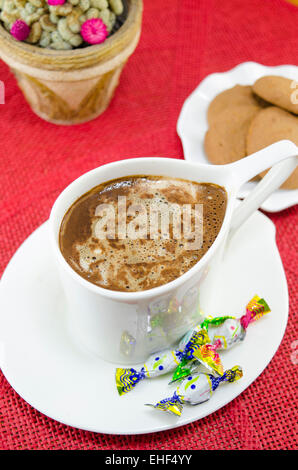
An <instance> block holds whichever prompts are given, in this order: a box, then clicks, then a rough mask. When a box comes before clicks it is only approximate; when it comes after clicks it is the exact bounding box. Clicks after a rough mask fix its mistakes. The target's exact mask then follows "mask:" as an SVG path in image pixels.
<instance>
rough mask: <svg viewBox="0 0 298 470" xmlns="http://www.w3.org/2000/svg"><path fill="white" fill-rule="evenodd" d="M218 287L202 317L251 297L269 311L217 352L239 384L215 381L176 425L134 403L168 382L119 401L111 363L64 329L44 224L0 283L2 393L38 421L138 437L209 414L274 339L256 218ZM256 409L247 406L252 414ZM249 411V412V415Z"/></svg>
mask: <svg viewBox="0 0 298 470" xmlns="http://www.w3.org/2000/svg"><path fill="white" fill-rule="evenodd" d="M220 274H221V279H222V282H221V285H220V286H219V287H218V288H217V290H216V292H215V294H216V295H213V296H212V298H211V296H210V299H209V308H208V311H207V312H206V313H213V314H232V315H233V314H236V315H242V314H243V312H244V308H245V305H246V303H247V301H248V300H249V299H250V298H251V297H252V296H253V295H254V294H256V293H257V294H259V295H260V296H262V297H264V298H265V299H266V300H267V301H268V303H269V305H270V307H271V309H272V312H271V313H269V315H266V316H265V317H263V318H262V319H260V320H259V321H258V322H256V323H254V324H252V325H250V326H249V330H248V333H247V336H246V339H245V342H244V343H242V344H239V345H237V346H235V347H234V349H231V350H230V351H226V352H223V354H222V360H223V364H224V367H225V368H228V367H230V366H233V365H236V364H240V365H241V366H242V367H243V370H244V377H243V378H242V379H241V380H240V381H239V382H236V383H235V384H225V385H223V386H221V387H219V389H217V391H216V392H215V394H214V395H213V397H212V398H211V399H210V400H209V401H208V402H206V403H204V404H202V405H198V406H193V407H190V406H185V408H184V412H183V414H182V416H181V417H180V418H177V417H174V416H170V415H168V414H167V413H163V412H161V411H158V410H154V409H152V408H149V407H146V406H144V403H155V402H157V401H158V400H160V399H162V398H165V397H167V396H170V395H171V393H172V392H173V390H174V388H175V387H174V386H171V387H169V386H168V385H167V383H168V382H169V379H170V376H165V377H162V378H158V379H155V380H144V381H143V382H141V383H140V384H138V386H137V387H136V388H135V389H134V390H133V391H131V392H130V393H128V394H127V395H125V396H122V397H119V395H118V392H117V390H116V386H115V381H114V374H115V367H116V365H114V364H111V363H107V362H104V361H103V360H101V359H99V358H98V357H95V356H93V355H91V354H90V353H89V352H87V351H85V350H83V349H80V347H78V346H77V345H76V344H75V343H74V342H73V341H72V338H71V337H70V335H69V333H68V331H67V330H66V327H65V301H64V295H63V292H62V290H61V287H60V284H59V281H58V278H57V273H56V269H55V266H54V265H53V263H52V260H51V254H50V250H49V246H48V232H47V223H46V224H44V225H42V226H41V227H40V228H39V229H37V230H36V231H35V232H34V233H33V234H32V235H31V236H30V237H29V238H28V239H27V240H26V241H25V243H23V245H22V246H21V247H20V248H19V250H18V251H17V253H16V254H15V255H14V257H13V258H12V260H11V261H10V263H9V265H8V267H7V269H6V271H5V273H4V275H3V277H2V280H1V282H0V346H1V347H0V365H1V368H2V371H3V373H4V375H5V377H6V378H7V380H8V382H9V383H10V384H11V386H12V387H13V388H14V389H15V390H16V392H17V393H18V394H19V395H20V396H21V397H23V398H24V400H26V401H27V402H28V403H30V405H32V406H33V407H34V408H36V409H37V410H39V411H41V412H42V413H44V414H45V415H47V416H49V417H51V418H53V419H56V420H57V421H60V422H62V423H65V424H68V425H70V426H74V427H77V428H81V429H85V430H89V431H95V432H102V433H109V434H139V433H149V432H156V431H162V430H166V429H171V428H175V427H177V426H181V425H183V424H186V423H190V422H192V421H195V420H198V419H200V418H203V417H204V416H206V415H208V414H210V413H213V412H214V411H216V410H218V409H219V408H221V407H222V406H224V405H225V404H227V403H228V402H230V401H231V400H233V399H234V398H235V397H237V396H238V395H239V394H240V393H241V392H242V391H243V390H245V388H246V387H248V386H249V385H250V384H251V383H252V382H253V381H254V380H255V379H256V378H257V377H258V375H259V374H260V373H261V372H262V371H263V369H264V368H265V367H266V366H267V364H268V363H269V361H270V360H271V358H272V357H273V355H274V353H275V352H276V350H277V348H278V346H279V344H280V342H281V339H282V337H283V334H284V331H285V327H286V323H287V317H288V291H287V283H286V278H285V275H284V271H283V267H282V263H281V260H280V257H279V253H278V250H277V247H276V244H275V228H274V225H273V224H272V222H271V221H270V220H269V219H268V218H267V217H265V216H264V215H263V214H261V213H260V212H256V213H255V214H254V215H253V216H252V217H251V218H250V219H249V220H248V221H247V222H246V223H245V224H244V225H243V226H242V228H241V229H240V230H239V232H238V233H237V234H236V235H235V237H234V238H233V239H232V242H231V243H230V245H229V249H228V251H227V254H226V256H225V260H224V262H223V265H222V272H221V273H220ZM257 406H258V405H257V404H256V407H257ZM257 412H258V411H257V408H256V413H257Z"/></svg>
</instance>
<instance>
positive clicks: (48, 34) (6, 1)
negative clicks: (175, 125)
mask: <svg viewBox="0 0 298 470" xmlns="http://www.w3.org/2000/svg"><path fill="white" fill-rule="evenodd" d="M141 20H142V0H67V1H66V0H0V57H1V59H2V60H3V61H4V62H6V63H7V64H8V65H9V67H10V68H11V70H12V72H13V73H14V75H15V76H16V78H17V81H18V84H19V86H20V88H21V89H22V91H23V93H24V95H25V97H26V99H27V101H28V102H29V104H30V106H31V108H32V110H33V111H34V112H35V113H36V114H37V115H38V116H40V117H41V118H43V119H45V120H47V121H49V122H52V123H56V124H77V123H82V122H86V121H89V120H91V119H94V118H95V117H97V116H98V115H99V114H101V113H102V112H103V111H104V110H105V109H106V108H107V106H108V105H109V103H110V100H111V98H112V96H113V94H114V91H115V89H116V87H117V84H118V81H119V77H120V74H121V71H122V69H123V66H124V65H125V63H126V61H127V59H128V58H129V56H130V55H131V54H132V53H133V51H134V50H135V48H136V46H137V43H138V40H139V36H140V31H141Z"/></svg>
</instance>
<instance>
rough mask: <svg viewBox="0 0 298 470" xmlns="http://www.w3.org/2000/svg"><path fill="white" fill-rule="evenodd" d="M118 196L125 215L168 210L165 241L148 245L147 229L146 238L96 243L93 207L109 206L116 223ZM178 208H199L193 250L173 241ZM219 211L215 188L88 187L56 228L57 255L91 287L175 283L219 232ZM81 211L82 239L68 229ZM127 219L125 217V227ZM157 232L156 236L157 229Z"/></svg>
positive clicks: (140, 183) (143, 181)
mask: <svg viewBox="0 0 298 470" xmlns="http://www.w3.org/2000/svg"><path fill="white" fill-rule="evenodd" d="M123 195H125V197H126V208H127V210H128V209H129V207H130V206H131V204H134V205H139V204H142V205H143V206H144V207H145V208H146V212H147V214H149V213H150V210H151V211H152V210H155V211H158V212H159V213H161V214H164V213H166V212H167V211H168V209H169V207H170V209H171V214H172V215H171V216H170V226H169V228H170V230H169V235H170V237H171V238H170V239H162V238H159V239H155V240H152V239H150V238H149V236H150V232H149V227H147V231H146V234H147V237H148V238H147V239H135V240H132V239H129V238H125V239H117V238H116V239H113V240H109V239H99V238H98V232H97V223H98V221H99V220H100V217H99V216H98V215H96V213H97V211H96V208H97V206H98V204H112V206H113V208H114V211H115V215H116V220H117V216H118V206H117V203H118V196H123ZM184 204H192V205H193V206H194V204H203V220H201V222H203V229H204V237H203V244H202V247H201V248H200V249H198V250H189V242H188V240H186V239H185V238H183V237H182V238H181V239H174V238H173V231H174V225H173V220H174V219H173V217H175V216H178V215H179V214H180V211H182V206H183V205H184ZM205 207H206V209H205ZM225 207H226V193H225V190H224V189H223V188H220V187H218V186H216V185H211V184H199V183H193V182H189V181H184V180H179V179H170V178H164V177H128V178H126V179H121V180H115V181H112V182H110V183H106V184H105V185H101V186H99V187H97V188H94V189H93V190H92V191H91V192H89V193H87V194H86V195H85V196H84V197H83V199H82V198H81V199H80V200H79V201H77V202H76V203H75V204H74V205H73V206H72V208H71V209H70V211H69V212H68V213H67V214H66V216H65V218H64V220H63V223H62V227H61V233H60V246H61V251H62V253H63V255H64V257H65V258H66V260H67V261H68V262H69V264H71V265H72V267H73V268H74V269H75V270H76V271H77V272H78V273H79V274H81V275H82V276H83V277H84V278H85V279H88V280H90V281H91V282H93V283H95V284H97V285H100V286H102V287H105V288H108V289H112V290H122V291H142V290H146V289H150V288H152V287H156V286H158V285H162V284H166V283H167V282H169V281H171V280H173V279H176V278H177V277H179V276H181V275H182V274H183V273H184V272H186V271H188V270H189V269H190V268H191V267H192V266H193V265H194V264H196V263H197V262H198V261H199V259H200V258H201V257H202V255H203V254H204V253H205V252H206V251H207V249H208V248H209V247H210V246H211V244H212V243H213V241H214V239H215V237H216V235H217V233H218V232H219V230H220V227H221V224H222V220H223V216H224V213H225ZM86 210H88V217H86ZM82 211H85V214H84V221H85V222H87V225H88V224H89V226H88V227H87V229H86V230H84V233H86V234H88V235H87V236H83V237H82V236H81V234H78V233H77V236H76V233H74V232H76V230H77V226H76V227H75V228H74V226H73V223H74V222H76V224H77V223H79V221H80V219H81V217H80V213H81V215H83V213H82ZM193 214H194V212H192V216H193ZM130 219H131V218H130V217H127V219H126V222H127V223H129V222H130V221H131V220H130ZM132 220H133V219H132ZM142 220H143V219H141V221H142ZM193 227H194V224H193ZM85 228H86V227H85ZM157 232H158V233H157V235H158V236H159V237H160V235H161V233H160V232H161V228H160V226H159V230H158V231H157Z"/></svg>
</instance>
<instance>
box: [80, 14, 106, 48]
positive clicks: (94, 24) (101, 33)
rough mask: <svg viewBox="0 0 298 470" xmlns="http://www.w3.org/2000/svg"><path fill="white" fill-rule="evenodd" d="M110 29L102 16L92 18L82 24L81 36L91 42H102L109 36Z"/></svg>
mask: <svg viewBox="0 0 298 470" xmlns="http://www.w3.org/2000/svg"><path fill="white" fill-rule="evenodd" d="M108 34H109V33H108V30H107V27H106V25H105V24H104V22H103V21H102V20H101V19H100V18H92V19H91V20H87V21H85V22H84V23H83V24H82V26H81V36H82V38H83V39H84V41H86V42H88V43H89V44H100V43H102V42H104V41H105V39H106V37H107V36H108Z"/></svg>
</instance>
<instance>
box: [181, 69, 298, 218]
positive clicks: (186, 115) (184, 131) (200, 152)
mask: <svg viewBox="0 0 298 470" xmlns="http://www.w3.org/2000/svg"><path fill="white" fill-rule="evenodd" d="M264 75H280V76H282V77H288V78H292V79H293V80H296V81H298V67H296V66H294V65H280V66H278V67H267V66H265V65H261V64H258V63H256V62H244V63H243V64H240V65H237V67H235V68H233V69H231V70H229V71H227V72H224V73H213V74H211V75H209V76H208V77H206V78H205V79H204V80H203V81H202V82H201V83H200V85H199V86H198V87H197V88H196V89H195V90H194V91H193V92H192V94H191V95H190V96H189V97H188V98H187V99H186V101H185V102H184V104H183V107H182V110H181V113H180V116H179V119H178V123H177V132H178V135H179V137H180V138H181V141H182V145H183V152H184V158H185V160H190V161H197V162H198V163H207V164H208V165H210V162H209V161H208V158H207V156H206V154H205V151H204V137H205V133H206V131H207V129H208V123H207V109H208V106H209V104H210V102H211V101H212V100H213V98H214V97H215V96H216V95H218V93H220V92H222V91H224V90H226V89H227V88H232V87H233V86H235V85H237V84H239V85H252V84H253V83H254V82H255V81H256V80H257V79H258V78H260V77H262V76H264ZM293 91H294V90H293ZM256 184H257V183H256V182H249V183H246V184H245V185H244V186H243V188H241V192H240V193H239V197H245V196H246V195H247V194H248V193H249V192H250V191H251V190H252V189H253V188H254V187H255V186H256ZM295 204H298V189H292V190H287V189H279V190H277V191H275V192H274V194H272V195H271V196H270V197H269V198H268V199H267V200H266V201H265V202H264V203H263V204H262V206H261V207H262V209H263V210H265V211H267V212H278V211H281V210H283V209H286V208H288V207H291V206H294V205H295Z"/></svg>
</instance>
